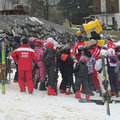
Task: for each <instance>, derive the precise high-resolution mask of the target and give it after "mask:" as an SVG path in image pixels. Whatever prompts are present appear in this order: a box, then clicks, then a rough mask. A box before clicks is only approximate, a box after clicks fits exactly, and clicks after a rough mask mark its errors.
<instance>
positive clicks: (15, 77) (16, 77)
mask: <svg viewBox="0 0 120 120" xmlns="http://www.w3.org/2000/svg"><path fill="white" fill-rule="evenodd" d="M15 64H16V63H15ZM14 80H16V81H18V64H16V72H15V76H14Z"/></svg>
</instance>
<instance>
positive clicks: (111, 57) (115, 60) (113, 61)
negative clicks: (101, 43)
mask: <svg viewBox="0 0 120 120" xmlns="http://www.w3.org/2000/svg"><path fill="white" fill-rule="evenodd" d="M109 59H110V62H111V63H116V62H117V57H116V56H109Z"/></svg>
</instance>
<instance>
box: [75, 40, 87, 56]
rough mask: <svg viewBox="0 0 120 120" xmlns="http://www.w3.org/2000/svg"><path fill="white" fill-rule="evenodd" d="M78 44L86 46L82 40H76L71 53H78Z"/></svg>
mask: <svg viewBox="0 0 120 120" xmlns="http://www.w3.org/2000/svg"><path fill="white" fill-rule="evenodd" d="M79 46H83V47H84V46H86V44H85V43H84V42H78V43H76V44H75V45H74V46H73V53H74V55H75V54H76V53H78V47H79Z"/></svg>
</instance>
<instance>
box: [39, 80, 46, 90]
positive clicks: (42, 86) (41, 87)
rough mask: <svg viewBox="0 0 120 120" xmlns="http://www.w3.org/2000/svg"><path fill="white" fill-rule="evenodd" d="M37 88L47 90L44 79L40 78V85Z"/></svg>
mask: <svg viewBox="0 0 120 120" xmlns="http://www.w3.org/2000/svg"><path fill="white" fill-rule="evenodd" d="M39 90H41V91H43V90H47V89H46V87H45V81H43V80H41V82H40V85H39Z"/></svg>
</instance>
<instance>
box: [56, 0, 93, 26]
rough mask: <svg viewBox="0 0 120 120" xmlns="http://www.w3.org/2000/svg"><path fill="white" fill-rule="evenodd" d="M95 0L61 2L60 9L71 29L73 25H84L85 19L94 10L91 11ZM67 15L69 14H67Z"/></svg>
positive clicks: (67, 0) (63, 0)
mask: <svg viewBox="0 0 120 120" xmlns="http://www.w3.org/2000/svg"><path fill="white" fill-rule="evenodd" d="M92 1H93V0H60V2H59V4H58V7H59V9H60V10H62V12H63V14H64V15H66V16H67V18H68V20H69V24H70V27H71V22H72V23H73V24H82V23H83V21H84V20H83V19H82V18H83V17H86V16H88V15H89V13H90V12H91V11H92V9H89V8H88V7H89V5H91V3H92ZM66 13H67V14H66Z"/></svg>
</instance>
